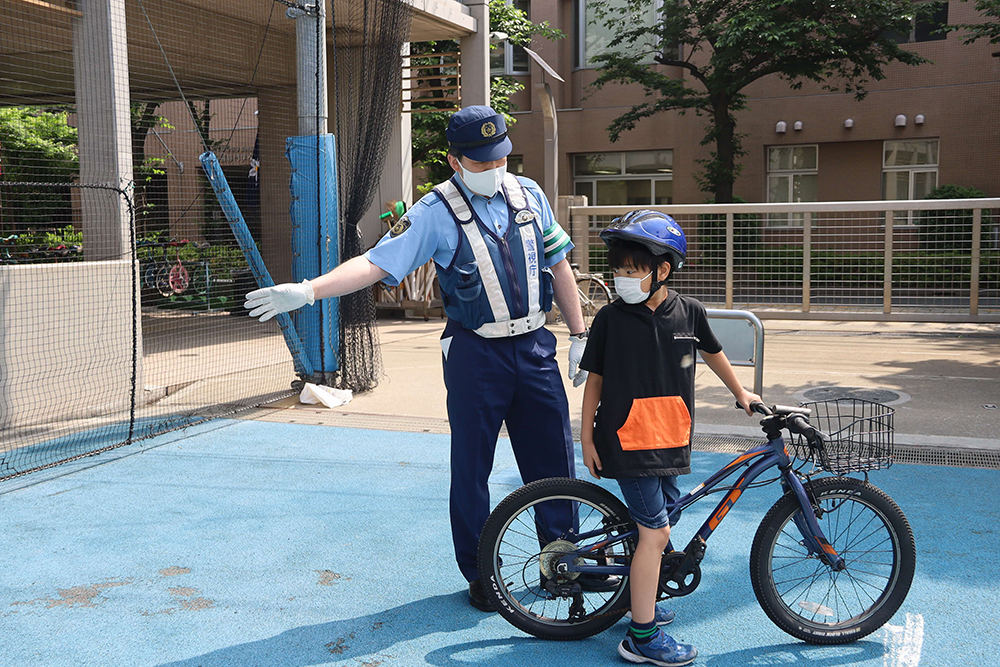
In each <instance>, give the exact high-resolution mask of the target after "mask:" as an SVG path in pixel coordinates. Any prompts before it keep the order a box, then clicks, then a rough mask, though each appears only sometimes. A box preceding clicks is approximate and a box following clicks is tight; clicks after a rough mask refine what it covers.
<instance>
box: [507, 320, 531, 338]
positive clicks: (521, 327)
mask: <svg viewBox="0 0 1000 667" xmlns="http://www.w3.org/2000/svg"><path fill="white" fill-rule="evenodd" d="M525 333H528V318H526V317H522V318H519V319H516V320H511V321H510V335H511V336H520V335H521V334H525Z"/></svg>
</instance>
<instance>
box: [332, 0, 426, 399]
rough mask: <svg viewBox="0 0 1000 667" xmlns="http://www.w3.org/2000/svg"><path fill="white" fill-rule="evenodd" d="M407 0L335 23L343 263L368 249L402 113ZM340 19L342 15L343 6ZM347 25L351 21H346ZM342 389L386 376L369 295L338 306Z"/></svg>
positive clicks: (370, 5)
mask: <svg viewBox="0 0 1000 667" xmlns="http://www.w3.org/2000/svg"><path fill="white" fill-rule="evenodd" d="M408 4H409V3H407V2H403V1H401V0H355V1H354V2H351V3H350V4H349V5H348V7H349V8H348V9H347V13H348V16H347V17H344V16H342V15H335V16H334V23H335V24H336V25H340V24H342V23H343V24H346V25H349V26H350V27H351V28H350V30H344V31H340V30H335V31H334V35H335V37H334V44H333V46H334V58H333V67H332V70H331V75H332V79H333V81H334V85H335V89H336V90H338V91H340V94H339V95H336V96H335V99H336V105H335V110H334V111H335V116H336V132H335V134H336V135H337V149H338V151H337V157H338V161H337V170H338V186H339V188H338V189H339V195H340V219H341V234H340V240H341V246H340V253H341V257H340V260H341V262H345V261H347V260H349V259H351V258H352V257H357V256H359V255H361V254H363V253H364V252H365V250H367V248H368V246H367V245H366V243H365V239H364V238H363V237H362V234H361V231H360V230H359V228H358V223H359V222H360V221H361V218H362V216H363V215H364V214H365V212H366V211H367V210H368V208H369V207H370V206H371V205H372V202H373V200H374V198H375V193H376V191H377V187H378V181H379V177H380V175H381V173H382V168H383V165H384V164H385V157H386V153H387V151H388V147H389V140H390V138H391V135H392V121H393V119H394V118H395V117H396V115H397V114H398V112H399V105H400V96H399V92H398V91H400V90H401V85H402V82H401V76H402V64H403V63H402V47H403V42H404V41H405V39H406V35H407V34H408V33H409V27H410V10H409V7H408ZM337 11H338V12H341V13H342V12H343V11H344V10H343V9H342V8H340V7H338V9H337ZM345 18H346V19H347V20H346V21H345V20H344V19H345ZM340 350H341V355H340V365H341V370H340V376H339V386H341V387H343V388H347V389H352V390H354V391H368V390H370V389H373V388H374V387H375V386H376V385H377V384H378V381H379V379H380V378H381V376H382V357H381V353H380V350H379V345H378V332H377V331H376V328H375V301H374V296H373V294H372V292H371V290H361V291H359V292H355V293H354V294H350V295H347V296H344V297H341V300H340Z"/></svg>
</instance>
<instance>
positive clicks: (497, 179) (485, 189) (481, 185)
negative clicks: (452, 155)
mask: <svg viewBox="0 0 1000 667" xmlns="http://www.w3.org/2000/svg"><path fill="white" fill-rule="evenodd" d="M459 166H460V167H461V169H462V173H461V174H460V175H461V177H462V180H463V181H464V182H465V184H466V185H467V186H468V187H469V189H470V190H472V191H473V192H475V193H476V194H477V195H482V196H483V197H486V198H487V199H489V198H490V197H492V196H493V195H495V194H496V193H497V190H499V189H500V184H501V183H503V179H504V176H506V175H507V165H503V166H501V167H496V168H494V169H487V170H486V171H469V170H468V169H466V168H465V167H462V166H461V165H459Z"/></svg>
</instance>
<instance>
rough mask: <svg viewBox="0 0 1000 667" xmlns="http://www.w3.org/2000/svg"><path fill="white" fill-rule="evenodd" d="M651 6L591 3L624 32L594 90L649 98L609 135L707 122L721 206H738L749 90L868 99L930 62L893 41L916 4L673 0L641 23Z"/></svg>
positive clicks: (703, 178) (708, 173)
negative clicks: (894, 70) (668, 119)
mask: <svg viewBox="0 0 1000 667" xmlns="http://www.w3.org/2000/svg"><path fill="white" fill-rule="evenodd" d="M649 5H650V0H590V2H588V8H589V9H590V10H591V11H592V12H593V16H594V20H593V21H592V23H599V24H603V25H605V26H607V27H608V28H609V29H610V30H611V32H612V34H614V35H615V37H614V38H613V39H612V40H611V42H610V43H609V47H608V50H607V52H606V53H604V54H603V55H600V56H597V57H596V58H595V60H596V61H597V62H599V63H601V66H600V68H599V75H598V78H597V80H596V81H595V82H594V84H592V85H593V86H594V87H595V88H598V89H600V88H602V87H603V86H605V85H607V84H611V83H618V84H638V85H640V86H642V88H643V89H644V90H645V92H646V96H647V98H648V101H645V102H643V103H642V104H638V105H635V106H633V107H632V108H631V109H630V110H629V111H627V112H625V113H624V114H622V115H621V116H619V117H618V118H616V119H615V120H614V121H613V122H612V123H611V125H609V126H608V132H609V136H610V138H611V140H612V141H617V140H618V139H619V138H620V136H621V134H622V133H623V132H626V131H628V130H631V129H633V128H634V127H635V126H636V124H637V123H638V122H639V121H640V120H642V119H643V118H647V117H650V116H653V115H655V114H658V113H660V112H662V111H679V112H680V113H682V114H683V113H686V112H688V111H691V112H694V113H695V114H698V115H703V116H705V117H706V118H707V122H706V131H705V135H704V137H703V139H702V142H701V143H702V145H714V150H713V151H711V153H710V155H711V158H710V159H708V160H699V161H698V162H699V163H700V164H701V165H702V172H701V174H700V175H699V179H698V182H699V185H700V186H701V189H702V190H703V191H704V192H706V193H708V194H710V195H711V196H712V197H713V198H714V200H715V201H716V202H719V203H727V202H731V201H733V184H734V183H735V181H736V177H737V176H738V174H739V171H740V166H739V165H738V160H739V158H740V157H741V156H742V155H744V154H745V151H744V150H743V147H742V144H741V135H740V134H739V133H738V132H737V131H736V117H735V115H734V113H735V112H738V111H743V110H745V109H747V104H746V101H747V96H746V94H745V93H743V90H744V89H745V88H746V87H747V86H748V85H750V84H751V83H753V82H755V81H757V80H759V79H762V78H764V77H767V76H770V75H777V76H780V77H781V78H783V79H785V80H787V81H788V82H789V84H790V86H791V87H792V88H793V89H799V88H801V86H802V84H803V83H804V82H805V81H814V82H816V83H819V84H820V85H821V86H822V87H823V88H824V89H826V90H830V91H840V92H846V93H850V94H853V95H854V96H855V97H856V98H857V99H859V100H860V99H863V98H864V97H865V95H866V93H867V86H868V84H869V83H870V82H871V81H879V80H882V79H884V78H885V76H886V74H885V69H884V68H885V67H886V66H887V65H888V64H890V63H892V62H901V63H905V64H907V65H918V64H920V63H923V62H927V61H926V59H925V58H923V57H921V56H919V55H917V54H915V53H913V52H911V51H906V50H903V49H901V48H899V45H898V44H897V43H896V42H895V41H894V40H893V39H891V37H890V32H889V31H893V30H895V31H897V32H903V33H908V32H909V25H910V21H911V20H912V18H913V16H914V15H916V14H917V13H918V12H919V11H921V10H920V9H919V8H918V7H917V5H916V3H914V2H910V1H909V0H843V1H841V2H835V3H831V2H815V1H814V0H792V1H789V0H761V1H758V2H746V1H745V0H743V1H736V0H732V1H726V0H678V1H677V2H664V3H663V6H662V9H660V10H658V11H657V13H656V19H655V20H654V21H652V22H643V21H641V20H640V19H639V18H638V17H641V16H644V15H648V14H649ZM657 65H665V66H668V67H670V68H671V69H669V70H664V69H663V68H662V67H657ZM678 70H680V71H678Z"/></svg>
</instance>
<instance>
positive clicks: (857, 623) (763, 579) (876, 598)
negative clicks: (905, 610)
mask: <svg viewBox="0 0 1000 667" xmlns="http://www.w3.org/2000/svg"><path fill="white" fill-rule="evenodd" d="M812 490H813V493H814V496H815V500H816V507H815V508H814V510H815V511H816V517H817V519H818V521H819V524H820V528H821V529H822V530H823V533H824V534H825V535H826V538H827V539H828V540H829V541H830V544H831V545H832V546H833V548H834V549H836V551H837V553H838V554H840V557H841V558H843V559H844V561H845V563H846V565H847V567H846V569H845V570H843V571H841V572H834V571H833V570H832V569H831V568H830V567H828V566H826V565H824V564H823V563H822V562H821V561H820V560H819V559H818V558H816V557H815V556H814V555H811V554H810V553H809V551H808V550H807V549H806V548H805V547H804V546H803V545H802V535H801V533H800V532H799V529H798V527H797V526H796V523H795V518H796V516H797V515H800V513H801V507H800V505H799V502H798V499H797V498H796V497H795V495H794V493H792V492H788V493H786V494H785V495H784V496H783V497H782V498H781V500H779V501H778V502H777V503H776V504H775V505H774V507H772V508H771V509H770V511H769V512H768V513H767V515H766V516H765V517H764V520H763V521H762V522H761V524H760V528H758V529H757V535H756V536H755V537H754V541H753V549H752V550H751V553H750V580H751V583H752V584H753V590H754V594H755V595H756V596H757V601H758V602H759V603H760V606H761V608H762V609H763V610H764V613H766V614H767V616H768V617H769V618H770V619H771V620H772V621H774V623H775V625H777V626H778V627H779V628H781V629H782V630H784V631H785V632H787V633H788V634H790V635H792V636H793V637H796V638H798V639H802V640H804V641H807V642H809V643H812V644H846V643H849V642H853V641H855V640H857V639H860V638H861V637H864V636H866V635H868V634H871V633H872V632H874V631H875V630H877V629H879V628H880V627H882V625H884V624H885V623H886V621H888V620H889V619H890V618H892V615H893V614H895V613H896V611H897V610H898V609H899V607H900V605H902V604H903V600H904V599H905V598H906V594H907V592H908V591H909V590H910V583H911V582H912V581H913V571H914V568H915V567H916V560H917V554H916V546H915V545H914V542H913V531H912V530H911V529H910V523H909V522H908V521H907V520H906V516H905V515H904V514H903V512H902V510H900V509H899V506H898V505H896V503H895V502H893V500H892V499H891V498H889V496H887V495H886V494H885V493H884V492H883V491H881V490H880V489H878V488H876V487H874V486H872V485H871V484H869V483H868V482H863V481H861V480H858V479H854V478H850V477H826V478H823V479H819V480H816V481H814V482H813V483H812Z"/></svg>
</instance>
